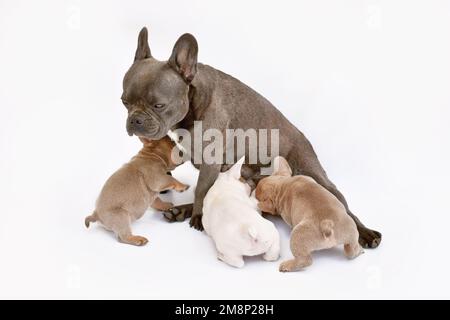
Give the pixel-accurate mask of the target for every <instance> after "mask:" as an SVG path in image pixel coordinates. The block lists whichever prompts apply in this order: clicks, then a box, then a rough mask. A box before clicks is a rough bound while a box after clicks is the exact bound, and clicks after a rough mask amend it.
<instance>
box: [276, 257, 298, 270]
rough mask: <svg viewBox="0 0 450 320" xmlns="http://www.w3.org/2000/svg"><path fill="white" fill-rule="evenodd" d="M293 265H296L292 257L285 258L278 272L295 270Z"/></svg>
mask: <svg viewBox="0 0 450 320" xmlns="http://www.w3.org/2000/svg"><path fill="white" fill-rule="evenodd" d="M295 267H296V263H295V260H294V259H292V260H286V261H283V262H282V263H281V264H280V269H279V270H280V272H292V271H296V270H295V269H296V268H295Z"/></svg>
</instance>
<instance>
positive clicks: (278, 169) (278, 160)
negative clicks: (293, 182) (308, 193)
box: [272, 156, 292, 177]
mask: <svg viewBox="0 0 450 320" xmlns="http://www.w3.org/2000/svg"><path fill="white" fill-rule="evenodd" d="M272 175H274V176H286V177H290V176H292V169H291V167H290V166H289V163H288V162H287V161H286V159H285V158H283V157H281V156H277V157H275V159H273V173H272Z"/></svg>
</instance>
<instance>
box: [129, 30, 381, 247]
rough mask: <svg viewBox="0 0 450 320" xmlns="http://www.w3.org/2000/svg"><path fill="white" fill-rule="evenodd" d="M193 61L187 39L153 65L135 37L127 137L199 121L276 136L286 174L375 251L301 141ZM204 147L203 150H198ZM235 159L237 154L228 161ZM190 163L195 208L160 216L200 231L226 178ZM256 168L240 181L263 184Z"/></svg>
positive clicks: (247, 93)
mask: <svg viewBox="0 0 450 320" xmlns="http://www.w3.org/2000/svg"><path fill="white" fill-rule="evenodd" d="M197 54H198V45H197V41H196V39H195V38H194V37H193V36H192V35H191V34H188V33H186V34H184V35H182V36H181V37H180V38H179V39H178V40H177V42H176V43H175V46H174V48H173V51H172V54H171V56H170V58H169V60H168V61H159V60H156V59H155V58H153V57H152V55H151V52H150V47H149V45H148V32H147V29H146V28H145V27H144V28H143V29H142V30H141V32H140V33H139V37H138V46H137V49H136V53H135V58H134V63H133V64H132V66H131V67H130V69H129V70H128V72H127V73H126V74H125V77H124V80H123V94H122V101H123V103H124V105H125V107H126V108H127V110H128V118H127V131H128V134H129V135H133V134H135V135H138V136H145V137H147V138H149V139H161V138H162V137H164V136H165V135H167V134H168V133H170V132H171V131H173V130H175V129H177V128H183V129H186V130H189V131H190V132H191V133H192V136H194V134H193V130H194V121H202V128H203V131H204V130H206V129H209V128H216V129H218V130H220V131H221V132H225V130H226V129H238V128H241V129H243V130H247V129H250V128H253V129H268V130H270V129H279V154H280V155H281V156H283V157H284V158H286V159H287V161H288V163H289V165H290V166H291V168H292V171H293V174H294V175H297V174H302V175H307V176H310V177H312V178H313V179H314V180H315V181H317V182H318V183H319V184H321V185H322V186H323V187H325V188H326V189H327V190H329V191H330V192H331V193H332V194H334V195H335V196H336V197H337V198H338V199H339V200H340V201H341V202H342V203H343V204H344V206H345V208H346V210H347V213H348V214H349V215H350V216H351V217H352V218H353V220H355V223H356V225H357V227H358V232H359V235H360V238H359V242H360V244H361V245H362V246H363V247H365V248H375V247H377V246H378V245H379V244H380V242H381V233H379V232H377V231H374V230H370V229H368V228H366V227H365V226H364V225H363V224H362V223H361V221H359V219H358V218H357V217H356V216H355V215H353V214H352V213H351V212H350V210H349V208H348V205H347V202H346V200H345V198H344V196H343V195H342V194H341V193H340V192H339V191H338V190H337V188H336V186H335V185H334V184H333V183H332V182H331V181H330V180H329V179H328V177H327V175H326V173H325V171H324V169H323V168H322V166H321V164H320V162H319V160H318V158H317V155H316V153H315V152H314V149H313V147H312V146H311V144H310V142H309V141H308V139H307V138H306V137H305V136H304V135H303V133H302V132H300V131H299V130H298V129H297V128H296V127H295V126H294V125H292V124H291V123H290V122H289V121H288V120H287V119H286V118H285V117H284V116H283V115H282V114H281V112H280V111H278V109H276V108H275V107H274V106H273V105H272V104H271V103H270V102H269V101H268V100H266V99H265V98H264V97H262V96H261V95H260V94H258V93H257V92H255V91H254V90H253V89H251V88H249V87H248V86H246V85H245V84H243V83H242V82H240V81H239V80H237V79H235V78H233V77H231V76H229V75H227V74H225V73H223V72H221V71H219V70H217V69H214V68H212V67H210V66H208V65H205V64H201V63H198V62H197ZM176 142H178V141H176ZM194 145H195V143H192V144H191V147H192V148H191V153H190V155H191V160H192V159H193V155H194V154H195V153H196V152H202V151H203V150H194ZM269 145H270V142H269ZM206 146H207V144H205V143H203V144H202V148H201V149H204V148H205V147H206ZM269 150H270V149H269ZM247 151H248V150H246V153H248V152H247ZM242 156H243V154H236V155H235V157H234V159H235V160H234V161H237V159H239V158H241V157H242ZM224 157H225V155H224ZM192 162H193V164H194V166H195V167H196V168H197V169H199V170H200V173H199V178H198V182H197V188H196V190H195V200H194V204H193V205H192V204H188V205H182V206H178V207H175V208H173V209H171V210H170V211H168V212H167V213H166V217H167V216H168V215H169V217H170V214H172V215H173V216H174V219H173V220H180V219H179V217H177V218H178V219H175V216H177V215H183V216H185V217H187V216H190V215H192V217H191V221H190V225H191V226H193V227H195V228H196V229H198V230H202V229H203V227H202V224H201V220H202V219H201V218H202V217H201V215H202V206H203V199H204V197H205V195H206V193H207V191H208V190H209V188H210V187H211V186H212V185H213V183H214V181H215V180H216V178H217V176H218V174H219V173H220V172H221V171H226V170H227V169H228V168H229V165H222V164H218V163H216V164H207V163H205V162H203V163H201V164H197V163H194V161H192ZM262 165H263V164H261V163H257V164H252V165H248V164H247V165H245V166H244V167H243V168H242V176H243V178H244V179H246V180H248V181H253V182H254V183H257V182H258V181H259V180H260V179H261V178H262V176H261V175H260V171H259V169H260V167H261V166H262Z"/></svg>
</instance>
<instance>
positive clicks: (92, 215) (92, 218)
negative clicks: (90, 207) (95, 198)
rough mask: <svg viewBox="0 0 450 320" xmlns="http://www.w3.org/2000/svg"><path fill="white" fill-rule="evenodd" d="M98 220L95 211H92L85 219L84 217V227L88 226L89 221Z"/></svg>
mask: <svg viewBox="0 0 450 320" xmlns="http://www.w3.org/2000/svg"><path fill="white" fill-rule="evenodd" d="M97 220H98V216H97V212H95V211H94V212H93V213H92V214H91V215H90V216H87V217H86V219H84V225H85V226H86V228H89V224H90V223H91V222H96V221H97Z"/></svg>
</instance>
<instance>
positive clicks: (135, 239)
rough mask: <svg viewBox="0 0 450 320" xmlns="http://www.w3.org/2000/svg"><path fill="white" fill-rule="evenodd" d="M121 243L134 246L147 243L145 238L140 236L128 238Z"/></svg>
mask: <svg viewBox="0 0 450 320" xmlns="http://www.w3.org/2000/svg"><path fill="white" fill-rule="evenodd" d="M121 241H122V242H124V243H128V244H131V245H134V246H143V245H146V244H147V242H148V240H147V238H145V237H142V236H128V237H126V238H125V239H121Z"/></svg>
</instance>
